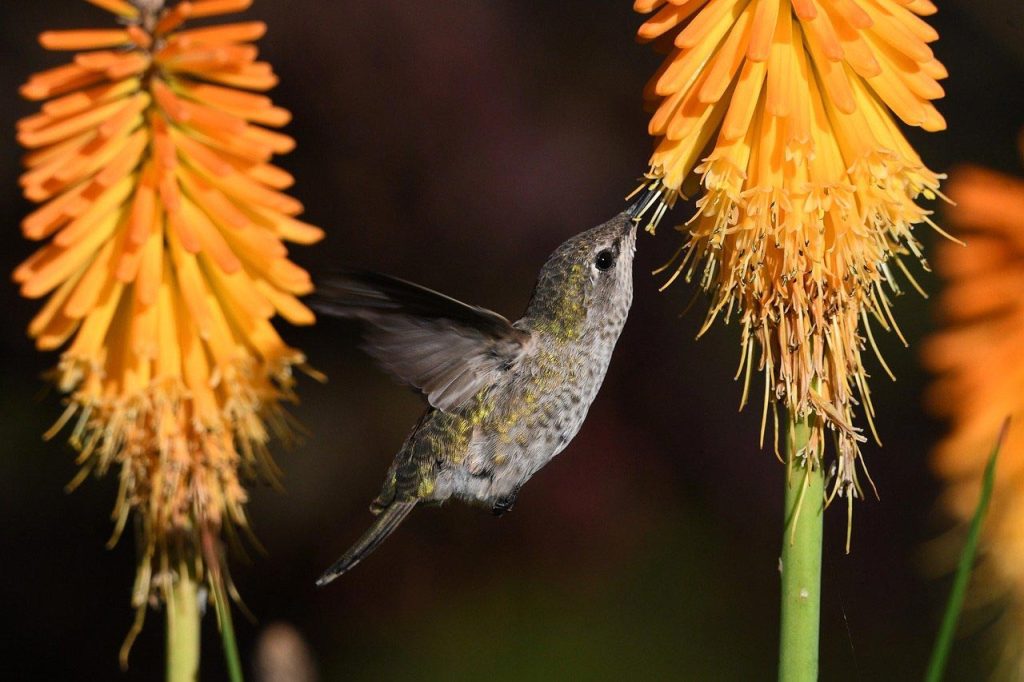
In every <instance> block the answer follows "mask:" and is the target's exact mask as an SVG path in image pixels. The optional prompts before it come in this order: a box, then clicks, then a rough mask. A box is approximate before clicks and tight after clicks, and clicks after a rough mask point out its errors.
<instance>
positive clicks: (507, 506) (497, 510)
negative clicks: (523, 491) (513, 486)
mask: <svg viewBox="0 0 1024 682" xmlns="http://www.w3.org/2000/svg"><path fill="white" fill-rule="evenodd" d="M518 496H519V490H518V489H517V490H515V491H513V492H511V493H509V494H508V495H506V496H505V497H502V498H499V499H498V501H497V502H495V503H494V506H493V507H492V508H491V513H492V514H494V515H495V516H501V515H502V514H504V513H505V512H510V511H512V507H514V506H515V504H516V498H517V497H518Z"/></svg>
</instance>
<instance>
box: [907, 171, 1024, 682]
mask: <svg viewBox="0 0 1024 682" xmlns="http://www.w3.org/2000/svg"><path fill="white" fill-rule="evenodd" d="M948 191H949V196H950V198H951V199H952V201H953V202H955V203H954V204H953V205H952V206H951V207H950V208H949V209H948V210H947V214H948V217H949V222H950V223H952V224H953V226H954V227H955V228H956V229H957V232H956V235H957V236H959V237H962V238H963V239H964V240H965V241H966V242H967V244H968V246H967V248H964V247H963V246H961V245H959V244H952V243H950V244H940V245H939V249H938V251H937V253H936V257H935V259H934V262H935V266H936V268H935V269H936V272H937V273H938V274H939V275H941V276H943V277H944V278H945V279H946V281H947V285H946V288H945V290H944V291H943V292H942V295H941V297H940V298H939V301H938V308H939V311H940V313H941V316H942V321H943V323H944V324H943V328H942V329H941V330H940V331H939V332H938V333H936V334H935V335H934V336H932V337H931V338H930V339H929V340H928V341H927V343H926V344H925V346H924V348H923V353H922V357H923V360H924V363H925V365H927V366H928V368H929V369H931V370H932V371H933V372H934V373H935V375H936V378H935V380H934V382H933V383H932V385H931V386H930V387H929V390H928V393H927V394H926V400H927V403H928V406H929V407H930V408H931V409H932V410H933V411H934V412H936V413H938V414H940V415H942V416H944V417H946V418H947V419H948V420H949V427H950V429H949V433H948V434H947V435H946V436H945V438H943V440H942V441H941V442H940V443H939V445H938V446H937V447H936V448H935V452H934V453H933V459H932V465H933V467H934V469H935V471H936V473H937V474H938V475H939V477H940V478H941V479H942V480H944V481H945V484H946V489H945V492H944V494H943V496H942V502H943V504H944V506H945V507H946V509H947V510H948V512H949V513H950V515H951V516H952V518H953V519H954V520H955V521H956V522H957V523H958V524H959V525H960V527H961V528H962V527H964V526H966V525H967V524H968V523H969V522H970V519H971V516H972V514H973V513H974V509H975V507H976V506H977V503H978V495H979V492H980V489H981V480H982V475H983V472H984V469H985V465H986V460H987V458H988V455H989V453H990V452H991V449H992V446H993V443H995V441H996V438H997V435H998V433H999V430H1000V426H1001V424H1002V422H1003V420H1004V419H1006V418H1007V417H1010V428H1009V432H1008V434H1007V438H1006V440H1005V441H1004V442H1003V446H1002V448H1001V450H1000V452H999V466H998V467H997V469H996V481H995V489H994V492H993V496H992V500H991V506H990V508H989V512H988V515H987V516H986V518H985V525H984V527H983V529H982V536H981V552H980V553H979V557H981V558H980V559H979V565H978V567H977V568H976V569H975V577H976V580H974V581H972V589H975V590H976V591H975V595H974V597H975V599H974V601H975V603H977V604H978V605H980V606H981V607H982V608H989V607H991V606H997V607H998V608H995V609H992V613H993V614H998V615H999V619H998V621H997V628H996V629H995V631H994V634H997V635H998V636H1000V638H1001V639H1002V642H1001V645H1000V646H999V649H998V650H999V651H1000V653H1001V660H999V661H998V663H999V664H1000V666H1001V667H1002V669H1001V670H999V671H997V672H996V674H993V675H991V678H992V679H1020V678H1021V675H1022V673H1024V637H1022V634H1021V633H1022V632H1024V562H1022V561H1021V550H1022V549H1024V533H1022V531H1021V525H1020V518H1021V514H1022V512H1024V487H1022V486H1024V397H1022V396H1024V394H1022V392H1021V387H1022V386H1024V363H1022V362H1021V358H1020V349H1021V348H1022V347H1024V297H1022V296H1021V291H1024V180H1021V179H1020V178H1015V177H1010V176H1007V175H1002V174H999V173H996V172H994V171H989V170H985V169H981V168H974V167H964V168H960V169H957V170H955V171H954V172H953V174H952V176H951V179H950V182H949V186H948ZM958 544H959V541H958ZM938 559H939V560H940V561H946V562H948V563H949V565H951V566H952V565H953V564H954V563H955V561H956V558H955V556H944V557H939V558H938Z"/></svg>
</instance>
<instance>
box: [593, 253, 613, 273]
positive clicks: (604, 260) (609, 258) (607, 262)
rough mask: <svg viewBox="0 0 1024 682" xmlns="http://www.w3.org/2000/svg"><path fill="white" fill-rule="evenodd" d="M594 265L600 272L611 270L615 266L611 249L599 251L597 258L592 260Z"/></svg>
mask: <svg viewBox="0 0 1024 682" xmlns="http://www.w3.org/2000/svg"><path fill="white" fill-rule="evenodd" d="M594 265H595V266H596V267H597V269H598V270H600V271H601V272H604V271H605V270H609V269H611V267H612V266H613V265H615V252H614V251H612V250H611V249H605V250H603V251H601V252H600V253H598V254H597V258H595V259H594Z"/></svg>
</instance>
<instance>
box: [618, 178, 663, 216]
mask: <svg viewBox="0 0 1024 682" xmlns="http://www.w3.org/2000/svg"><path fill="white" fill-rule="evenodd" d="M661 192H662V190H661V189H659V188H658V187H657V185H649V186H647V187H645V188H644V189H643V190H641V191H640V192H639V194H638V195H637V197H636V200H635V201H634V202H633V203H632V204H630V205H629V208H627V209H626V211H625V213H626V215H628V216H629V217H630V218H632V220H631V221H630V222H632V223H637V222H639V221H640V216H642V215H643V214H644V213H646V212H647V209H649V208H650V207H651V206H653V205H654V203H655V202H657V201H658V197H660V196H661Z"/></svg>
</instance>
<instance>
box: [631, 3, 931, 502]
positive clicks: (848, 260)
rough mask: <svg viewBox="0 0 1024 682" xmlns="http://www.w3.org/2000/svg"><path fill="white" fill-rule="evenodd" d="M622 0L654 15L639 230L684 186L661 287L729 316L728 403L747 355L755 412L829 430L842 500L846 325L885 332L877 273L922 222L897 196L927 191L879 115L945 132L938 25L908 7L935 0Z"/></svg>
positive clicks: (819, 436)
mask: <svg viewBox="0 0 1024 682" xmlns="http://www.w3.org/2000/svg"><path fill="white" fill-rule="evenodd" d="M634 8H635V9H636V10H637V11H639V12H644V13H648V12H655V13H654V14H653V15H652V16H651V17H650V18H648V19H647V21H646V22H645V23H644V24H643V25H642V26H641V27H640V29H639V32H638V35H639V38H640V39H641V40H642V41H655V43H656V45H657V46H660V47H662V48H664V49H665V50H666V51H667V52H668V56H667V57H666V58H665V61H664V62H663V63H662V65H661V67H660V68H659V69H658V71H657V73H656V74H655V75H654V77H653V78H652V79H651V81H650V83H648V85H647V88H646V91H645V98H646V100H647V102H648V103H649V106H650V110H651V111H652V112H653V115H652V117H651V121H650V127H649V132H650V134H651V135H652V136H653V137H655V138H656V148H655V151H654V153H653V155H652V156H651V168H650V172H649V173H648V175H647V181H646V182H645V185H644V187H645V188H646V189H647V190H648V191H649V193H650V198H649V199H648V203H647V205H646V206H645V207H644V210H645V211H647V212H648V214H649V215H650V216H651V217H650V222H649V224H648V229H649V230H651V231H653V230H654V228H655V227H656V225H657V223H658V222H659V221H660V220H661V218H662V216H663V215H664V213H665V211H666V210H667V209H668V208H671V207H672V206H673V205H674V204H675V203H676V201H677V200H678V199H679V197H681V196H683V195H684V194H685V195H691V194H697V193H699V194H700V197H699V198H698V199H697V202H696V206H697V213H696V215H694V216H693V217H692V218H691V219H690V220H689V221H687V222H686V223H685V224H684V225H681V226H679V228H678V229H679V231H680V232H682V233H684V235H686V239H687V240H686V242H685V244H684V245H683V247H681V248H680V250H679V252H678V253H677V254H676V257H675V258H674V259H673V261H671V262H670V263H669V264H667V265H666V266H665V269H667V270H669V271H671V272H672V273H673V274H672V275H671V277H670V279H669V283H671V282H672V281H674V280H675V279H676V278H677V277H679V276H680V275H681V276H683V278H684V279H685V280H686V281H692V280H693V279H695V278H696V279H697V280H698V281H699V283H700V285H701V287H702V288H704V289H705V290H706V291H708V292H709V293H710V294H711V298H712V300H711V307H710V311H709V313H708V316H707V320H706V322H705V326H704V330H706V329H707V328H708V327H709V326H710V325H711V324H712V323H713V322H714V320H715V319H716V318H718V317H719V316H720V315H721V316H723V317H724V318H725V319H726V320H728V319H729V318H730V317H731V316H733V315H735V316H736V317H737V318H738V319H739V323H740V325H741V326H742V340H741V344H742V345H741V360H740V368H739V371H738V373H737V377H739V376H743V377H744V391H743V403H744V404H745V403H746V401H747V397H748V393H749V383H750V378H751V375H752V371H753V369H754V367H755V365H756V367H757V369H758V370H759V371H762V372H763V373H764V377H765V383H764V389H763V393H764V412H763V415H764V417H763V421H764V420H766V418H767V409H768V405H769V403H770V402H774V401H778V402H781V403H782V404H783V405H784V407H785V408H786V409H787V411H788V412H789V414H790V415H792V416H793V417H794V418H797V419H802V418H803V417H805V416H807V415H809V414H813V415H815V416H816V417H817V419H816V420H814V421H815V424H816V427H815V429H814V432H813V433H812V435H811V442H810V446H809V448H808V450H809V451H810V452H814V453H818V452H821V447H822V445H823V441H824V432H825V429H826V428H827V429H831V430H834V431H835V433H836V434H837V443H838V452H839V456H838V458H837V462H836V470H835V478H834V482H835V483H834V486H835V487H834V488H833V489H832V493H831V494H832V495H834V494H836V493H838V494H840V495H848V496H850V497H854V496H859V495H861V491H860V486H859V483H858V481H857V471H856V460H857V459H858V442H859V441H862V440H863V436H861V434H860V432H859V429H856V428H854V425H853V424H854V408H855V405H857V404H858V403H860V404H862V405H863V409H864V412H865V413H866V415H867V417H868V420H869V424H870V420H871V417H872V414H873V407H872V404H871V400H870V396H869V393H868V385H867V377H868V375H867V372H866V371H865V369H864V366H863V363H862V358H861V350H862V348H863V346H864V341H865V340H864V339H863V338H862V336H861V333H862V330H863V333H864V334H866V335H867V340H868V341H869V342H870V343H871V345H872V346H874V340H873V339H872V337H871V329H870V328H869V326H868V318H869V316H870V317H872V318H874V321H875V323H876V324H878V325H879V326H881V327H882V328H884V329H891V328H895V326H896V325H895V320H894V319H893V316H892V313H891V311H890V307H891V296H893V295H894V294H897V293H899V287H898V285H897V282H896V281H895V279H894V277H893V269H894V268H899V269H900V270H902V271H903V272H904V273H907V270H906V268H905V266H904V264H903V263H902V261H901V260H900V257H901V256H903V255H912V256H913V257H915V258H921V246H920V243H919V242H918V241H917V239H916V238H915V237H914V236H913V234H912V230H913V227H914V225H915V224H917V223H921V222H925V223H929V224H931V220H930V219H929V218H928V215H929V212H928V211H925V210H924V209H922V208H920V207H919V206H917V205H916V204H915V203H914V202H915V200H916V199H917V198H918V197H919V196H921V195H923V196H925V197H927V198H934V196H935V194H936V192H937V188H938V185H939V179H940V178H939V176H937V175H936V174H935V173H933V172H931V171H930V170H928V169H927V168H925V167H924V165H923V164H922V162H921V159H920V158H919V157H918V155H917V154H916V153H915V152H914V150H913V148H912V147H911V146H910V144H909V143H908V142H907V140H906V139H905V138H904V136H903V135H902V133H901V132H900V130H899V128H898V126H897V124H896V122H895V121H894V119H893V116H892V113H890V112H893V113H895V114H896V115H897V116H898V117H899V118H901V119H902V120H903V122H904V123H907V124H908V125H913V126H920V127H922V128H924V129H925V130H941V129H943V128H944V127H945V121H944V120H943V118H942V116H941V115H940V114H939V113H938V111H936V109H935V107H934V106H933V105H932V104H931V102H930V100H932V99H935V98H938V97H941V96H942V95H943V90H942V87H941V86H940V85H939V83H938V80H940V79H942V78H945V76H946V70H945V69H944V68H943V66H942V64H940V63H939V61H938V60H937V59H936V58H935V56H934V54H933V53H932V50H931V48H930V47H929V46H928V43H930V42H932V41H934V40H935V39H936V38H938V34H937V33H936V32H935V31H934V30H933V29H932V28H931V27H930V26H929V25H928V24H927V23H926V22H925V21H923V20H922V19H921V18H920V17H919V16H918V15H926V14H931V13H933V12H934V11H935V7H934V6H933V5H932V4H931V2H928V0H901V1H896V0H636V2H635V3H634ZM907 276H908V278H909V274H907ZM911 282H913V280H912V279H911ZM667 285H668V284H666V286H667ZM914 286H916V283H915V284H914ZM862 323H863V327H861V324H862ZM897 332H898V330H897ZM702 333H703V330H702ZM755 346H756V347H757V348H759V349H760V357H759V358H758V357H757V353H756V351H755ZM882 364H883V366H884V362H883V363H882ZM858 396H859V397H858ZM872 429H873V426H872ZM761 436H762V442H763V438H764V427H762V433H761Z"/></svg>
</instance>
